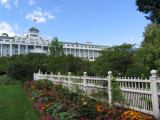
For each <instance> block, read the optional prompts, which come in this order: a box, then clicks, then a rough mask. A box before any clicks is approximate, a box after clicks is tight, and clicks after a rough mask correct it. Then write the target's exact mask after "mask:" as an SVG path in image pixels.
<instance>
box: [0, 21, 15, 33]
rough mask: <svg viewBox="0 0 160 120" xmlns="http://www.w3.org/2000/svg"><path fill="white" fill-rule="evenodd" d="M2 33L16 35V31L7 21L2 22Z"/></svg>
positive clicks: (0, 30) (0, 31)
mask: <svg viewBox="0 0 160 120" xmlns="http://www.w3.org/2000/svg"><path fill="white" fill-rule="evenodd" d="M2 33H7V34H8V35H9V36H14V35H15V33H14V32H13V30H12V27H11V26H10V25H9V24H8V23H6V22H1V23H0V34H2Z"/></svg>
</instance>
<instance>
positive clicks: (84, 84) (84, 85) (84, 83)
mask: <svg viewBox="0 0 160 120" xmlns="http://www.w3.org/2000/svg"><path fill="white" fill-rule="evenodd" d="M86 77H87V72H84V73H83V90H84V91H86Z"/></svg>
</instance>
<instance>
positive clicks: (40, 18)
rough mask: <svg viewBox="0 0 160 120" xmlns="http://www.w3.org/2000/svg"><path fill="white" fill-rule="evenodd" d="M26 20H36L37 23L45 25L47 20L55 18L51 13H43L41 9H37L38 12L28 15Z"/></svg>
mask: <svg viewBox="0 0 160 120" xmlns="http://www.w3.org/2000/svg"><path fill="white" fill-rule="evenodd" d="M26 19H28V20H31V21H33V20H34V19H35V20H36V22H37V23H44V22H46V21H47V19H55V16H53V15H52V14H51V13H50V12H42V11H41V8H37V10H34V11H33V12H32V13H28V14H27V15H26Z"/></svg>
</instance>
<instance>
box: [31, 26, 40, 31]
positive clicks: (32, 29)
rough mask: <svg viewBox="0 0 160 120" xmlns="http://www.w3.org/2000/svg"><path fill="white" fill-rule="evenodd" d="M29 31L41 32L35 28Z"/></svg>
mask: <svg viewBox="0 0 160 120" xmlns="http://www.w3.org/2000/svg"><path fill="white" fill-rule="evenodd" d="M29 31H36V32H39V30H38V29H36V28H35V27H31V28H30V29H29Z"/></svg>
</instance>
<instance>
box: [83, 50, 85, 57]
mask: <svg viewBox="0 0 160 120" xmlns="http://www.w3.org/2000/svg"><path fill="white" fill-rule="evenodd" d="M83 52H84V59H85V49H84V50H83Z"/></svg>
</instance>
